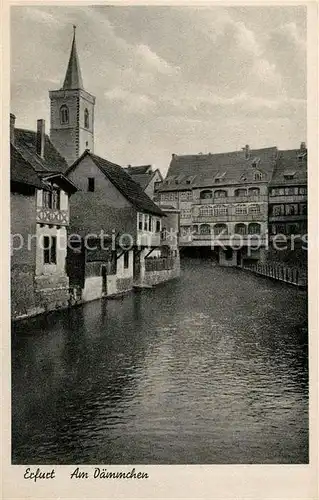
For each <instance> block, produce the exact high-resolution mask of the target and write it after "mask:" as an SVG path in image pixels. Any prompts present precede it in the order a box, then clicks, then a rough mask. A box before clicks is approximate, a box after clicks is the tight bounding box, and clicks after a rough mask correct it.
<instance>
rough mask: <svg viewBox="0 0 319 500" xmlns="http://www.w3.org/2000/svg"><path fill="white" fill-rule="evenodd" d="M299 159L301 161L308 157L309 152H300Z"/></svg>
mask: <svg viewBox="0 0 319 500" xmlns="http://www.w3.org/2000/svg"><path fill="white" fill-rule="evenodd" d="M297 158H298V160H299V161H303V160H305V159H306V158H307V152H305V153H299V154H298V156H297Z"/></svg>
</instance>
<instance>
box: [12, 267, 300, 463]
mask: <svg viewBox="0 0 319 500" xmlns="http://www.w3.org/2000/svg"><path fill="white" fill-rule="evenodd" d="M184 266H185V268H184V270H183V275H182V278H181V279H180V280H179V281H174V282H171V283H166V284H163V285H161V286H159V287H157V288H156V289H152V290H147V291H146V292H143V293H136V294H130V295H127V296H125V297H123V298H122V299H120V300H109V301H106V300H102V301H97V302H93V303H90V304H86V305H85V306H83V307H77V308H74V309H72V310H70V311H68V312H59V313H52V314H50V315H49V316H48V317H46V318H40V319H39V318H38V319H37V320H31V321H27V322H24V323H20V324H18V325H17V326H16V327H15V328H14V331H13V341H12V385H13V391H12V393H13V397H12V424H13V425H12V441H13V462H14V463H29V464H31V463H61V464H62V463H63V464H67V463H71V464H73V463H114V464H115V463H135V464H136V463H140V464H141V463H306V462H307V460H308V429H307V419H308V417H307V411H308V401H307V394H308V393H307V391H308V389H307V387H308V374H307V333H306V324H307V316H306V315H307V300H306V294H305V292H301V291H298V290H297V289H294V288H290V287H288V286H286V285H283V284H280V283H273V282H270V281H267V280H262V279H259V278H258V277H255V276H252V275H249V274H243V273H241V272H240V271H237V270H233V269H223V268H219V267H211V265H210V263H205V262H203V261H200V262H198V261H195V262H190V261H188V263H186V264H184Z"/></svg>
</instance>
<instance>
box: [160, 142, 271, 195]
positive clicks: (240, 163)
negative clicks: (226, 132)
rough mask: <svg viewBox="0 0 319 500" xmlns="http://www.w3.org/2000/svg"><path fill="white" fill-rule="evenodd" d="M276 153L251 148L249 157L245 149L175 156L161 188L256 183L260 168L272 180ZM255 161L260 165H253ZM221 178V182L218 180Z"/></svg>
mask: <svg viewBox="0 0 319 500" xmlns="http://www.w3.org/2000/svg"><path fill="white" fill-rule="evenodd" d="M276 156H277V148H276V147H270V148H263V149H254V150H250V154H249V158H248V159H246V158H245V152H244V151H234V152H230V153H218V154H212V153H209V154H197V155H183V156H180V155H173V157H172V160H171V163H170V166H169V169H168V172H167V176H166V179H165V181H164V183H163V184H162V186H160V188H159V191H173V190H174V191H176V190H185V189H191V188H194V187H204V186H207V187H208V186H212V185H215V184H216V185H217V184H218V185H227V184H238V183H240V184H242V183H245V182H247V183H248V182H253V180H254V172H255V171H256V170H258V171H260V172H261V173H262V180H263V181H270V179H271V176H272V173H273V169H274V165H275V160H276ZM254 162H256V166H253V163H254ZM217 178H219V182H216V179H217Z"/></svg>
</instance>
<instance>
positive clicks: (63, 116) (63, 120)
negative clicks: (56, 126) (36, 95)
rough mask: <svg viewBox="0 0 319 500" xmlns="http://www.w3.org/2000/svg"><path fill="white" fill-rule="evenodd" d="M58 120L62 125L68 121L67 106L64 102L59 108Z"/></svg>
mask: <svg viewBox="0 0 319 500" xmlns="http://www.w3.org/2000/svg"><path fill="white" fill-rule="evenodd" d="M60 122H61V123H62V125H65V124H66V123H69V108H68V107H67V106H66V105H65V104H63V106H61V108H60Z"/></svg>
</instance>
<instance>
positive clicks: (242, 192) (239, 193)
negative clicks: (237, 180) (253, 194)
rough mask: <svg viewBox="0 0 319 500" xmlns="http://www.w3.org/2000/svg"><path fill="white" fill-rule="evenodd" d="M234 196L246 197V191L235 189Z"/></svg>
mask: <svg viewBox="0 0 319 500" xmlns="http://www.w3.org/2000/svg"><path fill="white" fill-rule="evenodd" d="M235 196H247V191H246V189H241V188H240V189H235Z"/></svg>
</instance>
